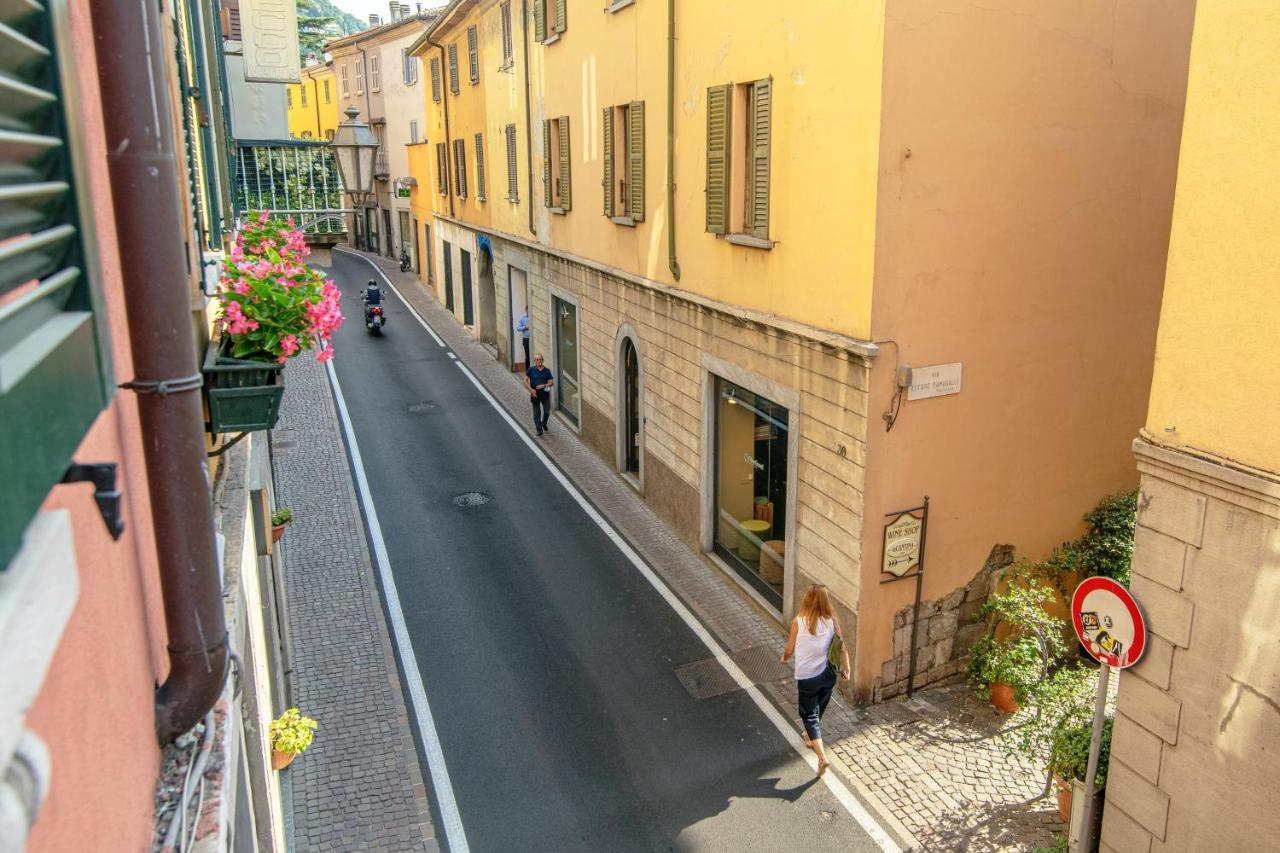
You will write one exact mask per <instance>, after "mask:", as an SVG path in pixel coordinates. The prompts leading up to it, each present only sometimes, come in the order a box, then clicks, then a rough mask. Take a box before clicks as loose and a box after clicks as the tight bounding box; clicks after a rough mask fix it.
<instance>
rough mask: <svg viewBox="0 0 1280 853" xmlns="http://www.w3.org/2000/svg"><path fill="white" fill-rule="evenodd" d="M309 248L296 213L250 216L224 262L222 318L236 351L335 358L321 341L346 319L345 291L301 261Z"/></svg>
mask: <svg viewBox="0 0 1280 853" xmlns="http://www.w3.org/2000/svg"><path fill="white" fill-rule="evenodd" d="M310 254H311V250H310V249H309V248H308V247H307V245H306V237H305V235H304V234H303V232H302V231H301V230H300V229H297V228H295V227H294V223H293V220H292V219H288V220H284V221H281V220H279V219H273V218H272V217H271V214H270V212H269V211H263V212H261V213H259V214H257V215H256V216H251V217H250V218H249V220H248V222H246V224H245V226H244V228H243V229H242V230H241V231H240V233H239V234H237V235H236V241H235V245H234V246H232V247H231V252H230V254H229V256H228V257H227V259H226V260H224V261H223V262H222V278H221V287H220V289H219V299H220V301H221V312H220V314H219V317H218V322H219V323H220V324H221V325H222V327H223V329H224V330H225V332H226V334H227V336H228V337H230V338H231V355H232V356H234V357H235V358H249V359H258V360H261V361H278V362H282V363H283V362H284V361H286V360H288V359H289V358H292V357H293V356H295V355H297V354H298V353H299V352H301V351H303V350H310V349H315V350H317V352H316V359H317V360H318V361H320V362H326V361H328V360H329V359H331V358H333V348H332V346H329V347H328V348H327V349H321V346H322V344H324V343H327V342H328V341H329V340H330V339H331V338H332V336H333V333H334V331H335V330H336V329H337V328H338V327H339V326H341V325H342V310H341V307H340V304H339V303H340V300H341V294H340V293H339V292H338V288H337V287H336V286H335V285H334V283H333V280H332V279H326V278H324V277H323V276H321V275H320V273H319V272H317V271H316V270H314V269H312V268H311V267H309V266H307V264H306V263H305V262H304V261H303V259H304V258H306V257H307V256H308V255H310Z"/></svg>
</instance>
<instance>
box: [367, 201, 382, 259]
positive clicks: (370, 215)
mask: <svg viewBox="0 0 1280 853" xmlns="http://www.w3.org/2000/svg"><path fill="white" fill-rule="evenodd" d="M364 235H365V245H364V250H365V251H366V252H372V253H373V254H375V255H376V254H377V253H378V246H379V239H378V211H377V209H376V208H372V207H366V208H365V209H364Z"/></svg>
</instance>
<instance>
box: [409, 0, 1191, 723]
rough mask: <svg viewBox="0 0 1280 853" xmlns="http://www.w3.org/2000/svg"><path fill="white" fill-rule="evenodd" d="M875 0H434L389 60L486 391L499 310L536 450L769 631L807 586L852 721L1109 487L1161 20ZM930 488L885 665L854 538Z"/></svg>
mask: <svg viewBox="0 0 1280 853" xmlns="http://www.w3.org/2000/svg"><path fill="white" fill-rule="evenodd" d="M889 5H890V4H889V2H888V0H872V2H865V3H853V4H831V5H830V7H826V6H824V7H823V8H812V9H811V8H809V7H805V8H789V7H784V6H783V5H779V4H777V3H766V2H762V1H761V2H757V1H756V0H738V2H729V0H707V2H699V3H677V4H668V3H661V2H654V0H614V2H612V3H609V2H606V0H564V2H558V3H557V2H551V0H530V2H529V3H528V4H527V8H528V12H529V13H528V15H527V16H522V15H521V14H520V10H521V4H520V3H513V2H505V0H455V2H452V3H450V5H449V6H448V7H447V8H446V10H445V11H444V12H443V14H442V16H441V17H440V19H439V20H438V21H437V22H436V23H435V24H434V25H433V26H432V27H431V29H429V30H428V31H427V33H426V34H425V35H424V37H423V38H422V39H420V40H419V42H418V43H417V44H416V45H415V47H414V51H415V53H416V55H419V56H420V57H421V58H422V61H423V65H424V69H426V72H425V73H426V76H427V77H428V84H429V85H428V86H427V87H426V91H425V93H424V94H425V97H426V98H427V110H428V116H429V118H428V128H429V129H428V144H429V149H430V151H429V155H428V156H418V157H416V158H415V160H414V163H416V164H417V165H416V166H415V167H414V168H415V169H416V171H414V177H415V179H416V183H417V187H416V189H415V190H414V193H415V196H414V204H415V206H416V207H415V209H417V210H419V211H421V213H422V214H426V212H427V210H428V209H430V211H431V218H432V223H433V224H432V230H433V236H432V239H431V240H430V243H431V246H430V251H431V252H432V258H431V260H430V263H428V264H426V265H424V267H425V268H424V276H425V275H426V274H427V270H428V269H430V270H433V271H434V272H433V273H432V276H433V278H432V280H431V284H432V288H433V291H434V292H435V294H436V296H437V298H439V299H440V301H441V302H442V303H443V304H444V305H445V306H446V307H447V308H449V309H450V310H451V311H453V312H454V314H455V316H456V317H457V318H458V319H459V321H461V322H462V323H463V324H464V325H466V326H468V327H470V328H471V329H472V330H473V332H474V334H476V336H477V337H478V338H480V339H481V340H482V341H484V342H486V343H489V344H491V345H492V346H493V348H494V351H495V352H496V354H497V357H498V358H499V359H500V360H502V361H503V362H505V363H506V364H507V365H508V366H509V367H510V368H511V369H512V371H513V372H514V373H515V374H516V375H517V378H518V376H519V373H520V372H521V371H522V370H523V368H524V364H525V355H524V347H523V344H522V341H521V336H520V334H519V333H518V332H517V331H516V328H517V326H519V325H521V322H520V321H521V318H522V317H526V318H527V321H528V328H529V347H530V351H531V353H539V352H540V353H542V354H543V355H544V356H545V357H546V361H547V363H548V365H549V366H550V367H551V368H552V369H553V370H554V371H555V373H556V375H557V377H558V383H557V392H556V399H555V400H554V401H553V402H554V406H555V409H556V411H557V413H558V415H559V417H560V418H561V420H562V421H563V423H564V424H565V426H566V427H567V428H569V429H572V430H575V431H577V432H578V433H579V434H580V435H581V437H582V439H583V440H584V441H585V442H586V443H587V444H588V445H589V446H591V447H592V448H593V449H595V450H596V451H597V452H598V453H599V454H600V455H601V456H602V457H603V458H605V459H606V460H608V461H609V462H610V463H611V464H612V465H614V467H615V468H616V470H617V472H618V475H619V477H621V478H622V479H623V480H624V481H625V482H627V483H629V484H630V485H631V486H632V487H633V488H635V489H636V490H637V492H638V493H639V494H641V495H642V496H643V498H644V499H645V500H646V502H647V503H649V504H650V505H651V506H652V507H653V508H654V509H655V511H657V512H658V513H659V514H660V515H662V516H663V517H664V518H666V519H667V520H669V521H670V522H671V524H672V525H673V526H674V527H675V528H676V530H677V531H678V532H679V533H680V535H681V536H682V538H683V539H684V540H685V541H686V542H687V543H688V544H689V545H690V546H692V547H694V548H696V549H697V550H698V551H699V552H701V553H702V554H703V555H705V558H706V564H707V570H708V572H709V573H711V574H713V575H716V576H718V577H720V578H721V579H722V580H723V581H724V582H725V583H726V584H728V585H729V586H730V587H732V588H734V589H735V590H737V591H739V592H740V593H741V594H742V595H743V596H744V597H746V598H748V599H750V600H752V601H753V602H754V603H755V604H756V605H758V606H759V607H761V608H762V609H763V610H765V611H766V612H769V613H772V614H773V615H774V616H775V617H776V618H777V619H778V621H779V625H780V627H781V626H782V625H784V624H785V621H786V620H787V619H789V618H790V616H791V614H792V613H794V610H795V608H796V606H797V605H798V604H799V601H800V599H801V598H802V597H803V595H804V593H805V592H806V591H807V590H808V588H809V587H810V585H811V584H813V583H815V582H817V583H822V584H825V585H826V586H827V588H828V589H829V590H830V592H831V593H832V595H833V597H834V599H835V601H836V604H837V608H838V610H839V612H840V614H841V618H842V621H843V622H844V624H845V626H846V629H847V631H846V633H847V634H848V635H849V636H851V637H852V638H854V640H855V652H854V659H855V661H856V662H855V670H856V673H855V690H854V693H855V694H856V695H857V697H858V698H864V699H876V698H885V697H888V696H892V695H895V694H896V693H898V692H902V691H903V690H904V689H905V687H906V684H907V681H908V678H909V677H910V678H911V680H912V681H913V683H914V684H915V685H916V686H920V685H922V684H926V683H932V682H935V681H940V680H943V679H947V678H954V677H955V676H956V675H957V674H958V673H959V671H960V669H961V668H962V666H963V656H964V653H965V649H966V646H965V642H964V641H965V637H966V634H965V632H966V631H967V630H970V629H971V624H970V623H972V622H973V620H974V618H976V617H974V613H973V612H972V611H974V610H975V608H974V607H968V608H963V605H965V604H966V603H968V602H969V598H970V596H969V594H968V591H967V590H968V587H969V586H973V587H974V588H975V589H976V588H977V587H979V586H982V585H983V584H984V583H985V581H986V579H987V578H988V577H989V575H990V574H991V572H992V571H994V570H995V569H997V568H999V566H996V565H995V564H994V563H995V562H998V560H997V559H996V558H997V557H998V556H999V555H1001V554H1006V553H1007V549H1002V548H1001V547H998V546H1001V545H1003V543H1012V544H1014V545H1016V546H1017V548H1018V549H1019V551H1020V552H1022V553H1024V554H1025V555H1026V556H1033V557H1034V556H1040V555H1042V554H1043V553H1045V552H1046V551H1047V550H1048V549H1049V548H1050V547H1052V546H1053V545H1054V544H1055V543H1058V542H1061V541H1063V540H1064V539H1067V538H1070V537H1071V536H1073V535H1075V526H1076V524H1077V519H1078V518H1079V517H1080V515H1082V514H1083V513H1084V512H1085V511H1086V510H1088V509H1089V508H1090V507H1091V506H1092V505H1093V504H1094V503H1095V502H1096V501H1097V499H1098V498H1100V497H1101V496H1103V495H1105V494H1108V493H1114V492H1118V491H1122V490H1125V489H1127V488H1131V487H1132V485H1133V481H1134V474H1133V470H1132V463H1131V457H1130V456H1129V455H1128V453H1127V443H1128V440H1129V438H1131V437H1132V435H1133V434H1134V433H1135V432H1136V431H1137V429H1138V428H1139V427H1140V426H1141V423H1142V417H1143V411H1144V409H1145V405H1146V400H1147V398H1148V395H1149V392H1150V368H1149V365H1150V362H1151V353H1152V350H1153V348H1154V340H1155V328H1156V320H1157V315H1158V312H1159V300H1160V288H1161V285H1162V282H1163V276H1164V257H1165V253H1166V248H1167V237H1168V221H1169V215H1170V210H1171V206H1172V196H1173V179H1174V171H1175V168H1176V154H1177V142H1178V132H1179V126H1180V120H1181V105H1182V102H1183V93H1184V87H1185V70H1186V50H1187V44H1188V41H1189V37H1190V25H1191V13H1190V9H1191V5H1192V4H1191V2H1190V0H1179V2H1178V3H1175V4H1174V7H1173V8H1172V9H1170V8H1169V7H1168V5H1167V4H1162V3H1161V2H1159V0H1142V2H1139V3H1136V4H1118V3H1117V4H1104V5H1105V6H1106V8H1098V9H1092V8H1090V9H1079V8H1075V7H1071V8H1066V7H1063V8H1046V9H1037V11H1036V13H1035V14H1034V15H1032V16H1027V15H1026V14H1024V12H1025V9H1024V4H1020V3H1017V2H1013V0H1008V2H997V3H996V4H995V5H994V6H992V7H991V8H989V9H984V10H976V9H974V8H972V7H971V6H969V5H966V4H964V3H962V2H959V0H955V2H950V0H948V2H943V3H941V4H940V5H941V7H943V11H946V12H947V14H945V15H938V14H933V13H931V12H930V11H929V9H925V8H919V7H918V4H913V3H896V4H892V5H895V6H896V7H897V8H896V10H895V12H894V13H893V14H889V13H888V6H889ZM1112 5H1116V6H1117V8H1118V7H1119V5H1124V6H1125V9H1126V12H1125V14H1124V15H1122V16H1120V17H1119V18H1116V21H1115V23H1114V26H1113V18H1114V17H1115V14H1114V12H1115V9H1113V8H1112ZM931 8H932V7H931ZM1162 15H1163V17H1162ZM1156 20H1159V21H1161V22H1162V24H1161V29H1160V30H1159V31H1158V32H1157V33H1156V34H1155V36H1152V33H1151V26H1152V22H1153V21H1156ZM989 32H999V34H1000V38H999V39H997V43H996V46H995V47H993V45H992V41H991V39H990V38H987V37H986V36H984V33H989ZM1110 55H1116V56H1121V57H1122V58H1123V62H1121V63H1120V66H1119V70H1118V71H1114V69H1113V68H1112V64H1111V63H1110V61H1108V60H1106V59H1105V57H1107V56H1110ZM939 56H954V57H957V59H956V62H957V63H958V64H957V65H956V68H963V69H965V73H963V74H961V73H956V72H955V70H954V69H948V68H946V67H945V64H940V63H939V62H938V61H937V57H939ZM473 57H474V60H473ZM960 57H963V59H961V58H960ZM1113 72H1114V73H1118V74H1119V75H1120V79H1121V80H1122V84H1123V85H1122V86H1121V88H1120V89H1117V88H1116V87H1115V85H1114V84H1112V83H1110V82H1107V81H1109V80H1112V79H1113V78H1112V77H1111V75H1112V73H1113ZM437 81H438V82H437ZM1125 86H1132V89H1133V90H1134V91H1141V92H1142V93H1143V94H1144V96H1145V97H1146V98H1148V99H1149V100H1150V102H1151V103H1152V104H1158V105H1159V109H1145V108H1139V107H1138V106H1137V105H1136V104H1135V103H1134V102H1133V101H1132V99H1128V98H1127V97H1125V96H1124V95H1123V94H1122V93H1123V91H1124V87H1125ZM1064 128H1069V129H1070V130H1069V134H1070V135H1071V137H1072V140H1071V142H1070V143H1069V144H1068V143H1067V142H1066V141H1064V140H1065V137H1064V135H1063V134H1064V130H1063V129H1064ZM509 129H512V130H513V134H512V135H513V137H514V138H513V139H510V141H509V139H508V133H509V132H511V130H509ZM477 134H479V135H480V136H481V141H480V144H481V146H482V149H483V151H484V155H483V159H484V172H485V175H484V181H485V187H484V189H485V197H484V199H483V200H481V199H480V198H479V197H478V194H477V192H476V190H477V187H478V185H479V184H478V182H479V180H480V175H479V170H478V169H477V166H478V163H477V158H476V151H477V148H476V145H477V140H476V136H477ZM1024 143H1025V144H1024ZM1140 162H1141V163H1144V164H1145V165H1144V166H1143V168H1141V169H1140V168H1138V166H1137V164H1138V163H1140ZM508 164H512V168H513V169H514V180H512V181H510V182H508V180H507V168H508ZM460 175H461V177H460ZM508 183H510V184H511V185H512V186H514V187H515V191H514V192H508V189H509V188H508ZM1135 187H1136V188H1138V190H1137V191H1136V192H1135ZM1085 207H1088V208H1089V209H1090V210H1091V211H1092V213H1091V214H1090V215H1081V213H1080V212H1081V211H1082V210H1083V209H1084V208H1085ZM1095 208H1096V209H1095ZM1028 211H1035V215H1034V216H1032V215H1028V213H1027V212H1028ZM1118 223H1125V226H1124V227H1125V229H1126V235H1127V239H1126V241H1124V242H1121V241H1118V240H1117V239H1116V238H1115V235H1116V233H1117V231H1118V228H1119V226H1118ZM1082 259H1084V260H1082ZM1116 281H1125V282H1126V283H1127V286H1126V288H1124V289H1123V290H1117V288H1116V286H1115V282H1116ZM1085 340H1090V341H1095V342H1096V343H1095V344H1092V345H1089V346H1085V345H1083V344H1082V341H1085ZM1117 363H1121V364H1129V363H1137V364H1139V365H1145V367H1141V366H1140V367H1139V368H1137V369H1126V370H1125V371H1123V372H1122V373H1120V374H1117V373H1116V371H1115V370H1114V368H1113V365H1115V364H1117ZM913 370H919V371H920V372H919V373H913ZM962 376H963V380H962V379H961V377H962ZM930 377H935V378H936V377H943V378H941V379H937V382H936V383H935V382H934V381H933V379H931V378H930ZM947 377H949V378H947ZM1104 377H1105V378H1104ZM916 386H919V387H918V388H917V387H916ZM1014 388H1016V389H1017V395H1016V397H1011V389H1014ZM1014 399H1016V400H1017V403H1016V405H1015V404H1013V403H1012V402H1011V401H1012V400H1014ZM1100 400H1104V401H1105V405H1104V406H1102V408H1103V409H1104V410H1105V411H1104V413H1102V414H1101V415H1100V414H1099V413H1098V411H1097V409H1098V407H1099V401H1100ZM1046 412H1051V413H1055V414H1054V415H1053V416H1052V417H1050V416H1047V415H1046ZM1030 471H1034V472H1035V476H1030V475H1029V474H1028V472H1030ZM926 494H927V495H930V496H931V499H932V501H933V503H932V504H931V505H932V506H933V507H934V512H936V513H941V515H940V516H935V518H934V519H932V520H931V522H930V525H931V526H930V527H929V535H928V544H929V550H930V562H929V565H930V570H929V575H928V577H927V578H925V579H924V580H923V597H924V599H925V602H924V607H923V608H922V610H921V619H929V620H931V621H930V623H929V624H928V625H927V626H926V625H924V624H923V623H922V625H921V628H922V632H921V636H922V637H923V638H924V639H925V640H927V642H928V647H927V649H923V650H922V651H921V653H920V654H919V655H917V658H918V661H917V664H918V667H917V668H918V671H917V672H915V673H909V671H908V668H909V664H908V659H909V658H910V655H909V651H910V650H909V648H908V646H909V641H908V640H906V639H905V638H906V637H907V636H909V633H910V632H909V630H904V629H907V628H908V626H909V621H910V619H911V618H912V616H911V609H910V605H911V602H912V592H913V589H914V584H913V583H910V582H906V583H888V584H886V583H883V581H885V580H886V578H887V576H886V575H885V574H884V573H883V572H882V570H881V569H882V558H883V553H882V552H883V547H884V546H883V526H884V521H883V519H884V518H885V515H886V514H888V513H890V512H892V511H894V510H898V509H903V508H909V507H915V506H918V505H919V504H920V503H921V502H922V499H923V496H924V495H926ZM938 507H944V509H938ZM975 594H976V593H975ZM904 608H906V610H907V613H906V614H904ZM962 610H963V612H962Z"/></svg>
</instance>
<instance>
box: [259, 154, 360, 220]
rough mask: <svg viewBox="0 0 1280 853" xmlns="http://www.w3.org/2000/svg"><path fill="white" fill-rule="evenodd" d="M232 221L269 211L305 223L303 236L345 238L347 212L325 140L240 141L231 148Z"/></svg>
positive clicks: (339, 179)
mask: <svg viewBox="0 0 1280 853" xmlns="http://www.w3.org/2000/svg"><path fill="white" fill-rule="evenodd" d="M235 159H236V162H235V169H234V175H235V181H234V184H235V187H234V194H235V209H236V216H237V218H243V217H244V215H245V214H246V213H248V212H249V211H251V210H270V211H271V212H272V213H278V214H280V215H281V216H292V217H293V218H294V219H296V220H299V221H300V222H303V223H306V227H305V228H304V230H305V231H306V233H307V234H345V233H346V231H347V227H346V217H345V216H344V215H343V214H345V213H347V212H349V208H347V207H346V206H345V205H344V204H343V201H344V199H343V192H342V180H341V178H340V177H339V175H338V164H337V161H336V160H335V159H334V155H333V149H332V148H331V147H330V146H329V143H327V142H320V141H311V140H304V139H287V140H286V139H279V140H252V141H249V140H242V141H241V142H240V143H239V144H238V145H237V146H236V158H235Z"/></svg>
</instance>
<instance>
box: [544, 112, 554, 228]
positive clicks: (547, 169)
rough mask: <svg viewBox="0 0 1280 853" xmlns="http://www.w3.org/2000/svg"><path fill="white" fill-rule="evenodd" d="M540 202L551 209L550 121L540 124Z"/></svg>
mask: <svg viewBox="0 0 1280 853" xmlns="http://www.w3.org/2000/svg"><path fill="white" fill-rule="evenodd" d="M542 201H543V203H544V204H545V205H546V206H547V207H551V202H552V198H551V120H550V119H546V120H544V121H543V122H542Z"/></svg>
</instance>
